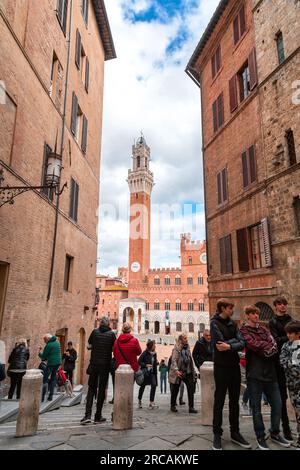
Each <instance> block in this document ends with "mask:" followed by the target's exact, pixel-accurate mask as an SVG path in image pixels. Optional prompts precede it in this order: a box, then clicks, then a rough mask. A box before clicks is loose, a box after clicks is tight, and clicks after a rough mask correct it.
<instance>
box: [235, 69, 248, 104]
mask: <svg viewBox="0 0 300 470" xmlns="http://www.w3.org/2000/svg"><path fill="white" fill-rule="evenodd" d="M238 83H239V92H240V93H239V95H240V102H242V101H244V99H246V98H247V96H249V95H250V71H249V65H248V61H247V62H246V64H245V65H244V66H243V67H242V68H241V70H240V71H239V73H238Z"/></svg>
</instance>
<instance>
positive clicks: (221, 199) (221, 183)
mask: <svg viewBox="0 0 300 470" xmlns="http://www.w3.org/2000/svg"><path fill="white" fill-rule="evenodd" d="M217 191H218V206H221V205H223V204H225V203H226V202H228V177H227V168H224V169H223V170H222V171H220V172H219V173H217Z"/></svg>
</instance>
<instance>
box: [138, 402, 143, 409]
mask: <svg viewBox="0 0 300 470" xmlns="http://www.w3.org/2000/svg"><path fill="white" fill-rule="evenodd" d="M139 408H143V407H142V400H139Z"/></svg>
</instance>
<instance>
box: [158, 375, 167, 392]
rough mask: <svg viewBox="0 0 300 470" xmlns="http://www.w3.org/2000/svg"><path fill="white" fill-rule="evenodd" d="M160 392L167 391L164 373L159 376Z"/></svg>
mask: <svg viewBox="0 0 300 470" xmlns="http://www.w3.org/2000/svg"><path fill="white" fill-rule="evenodd" d="M163 390H164V392H163ZM160 392H161V393H167V376H166V375H163V376H160Z"/></svg>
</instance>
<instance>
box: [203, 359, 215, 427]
mask: <svg viewBox="0 0 300 470" xmlns="http://www.w3.org/2000/svg"><path fill="white" fill-rule="evenodd" d="M200 377H201V380H200V381H201V424H202V425H203V426H212V422H213V406H214V393H215V381H214V363H213V362H204V363H203V364H202V366H201V367H200Z"/></svg>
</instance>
